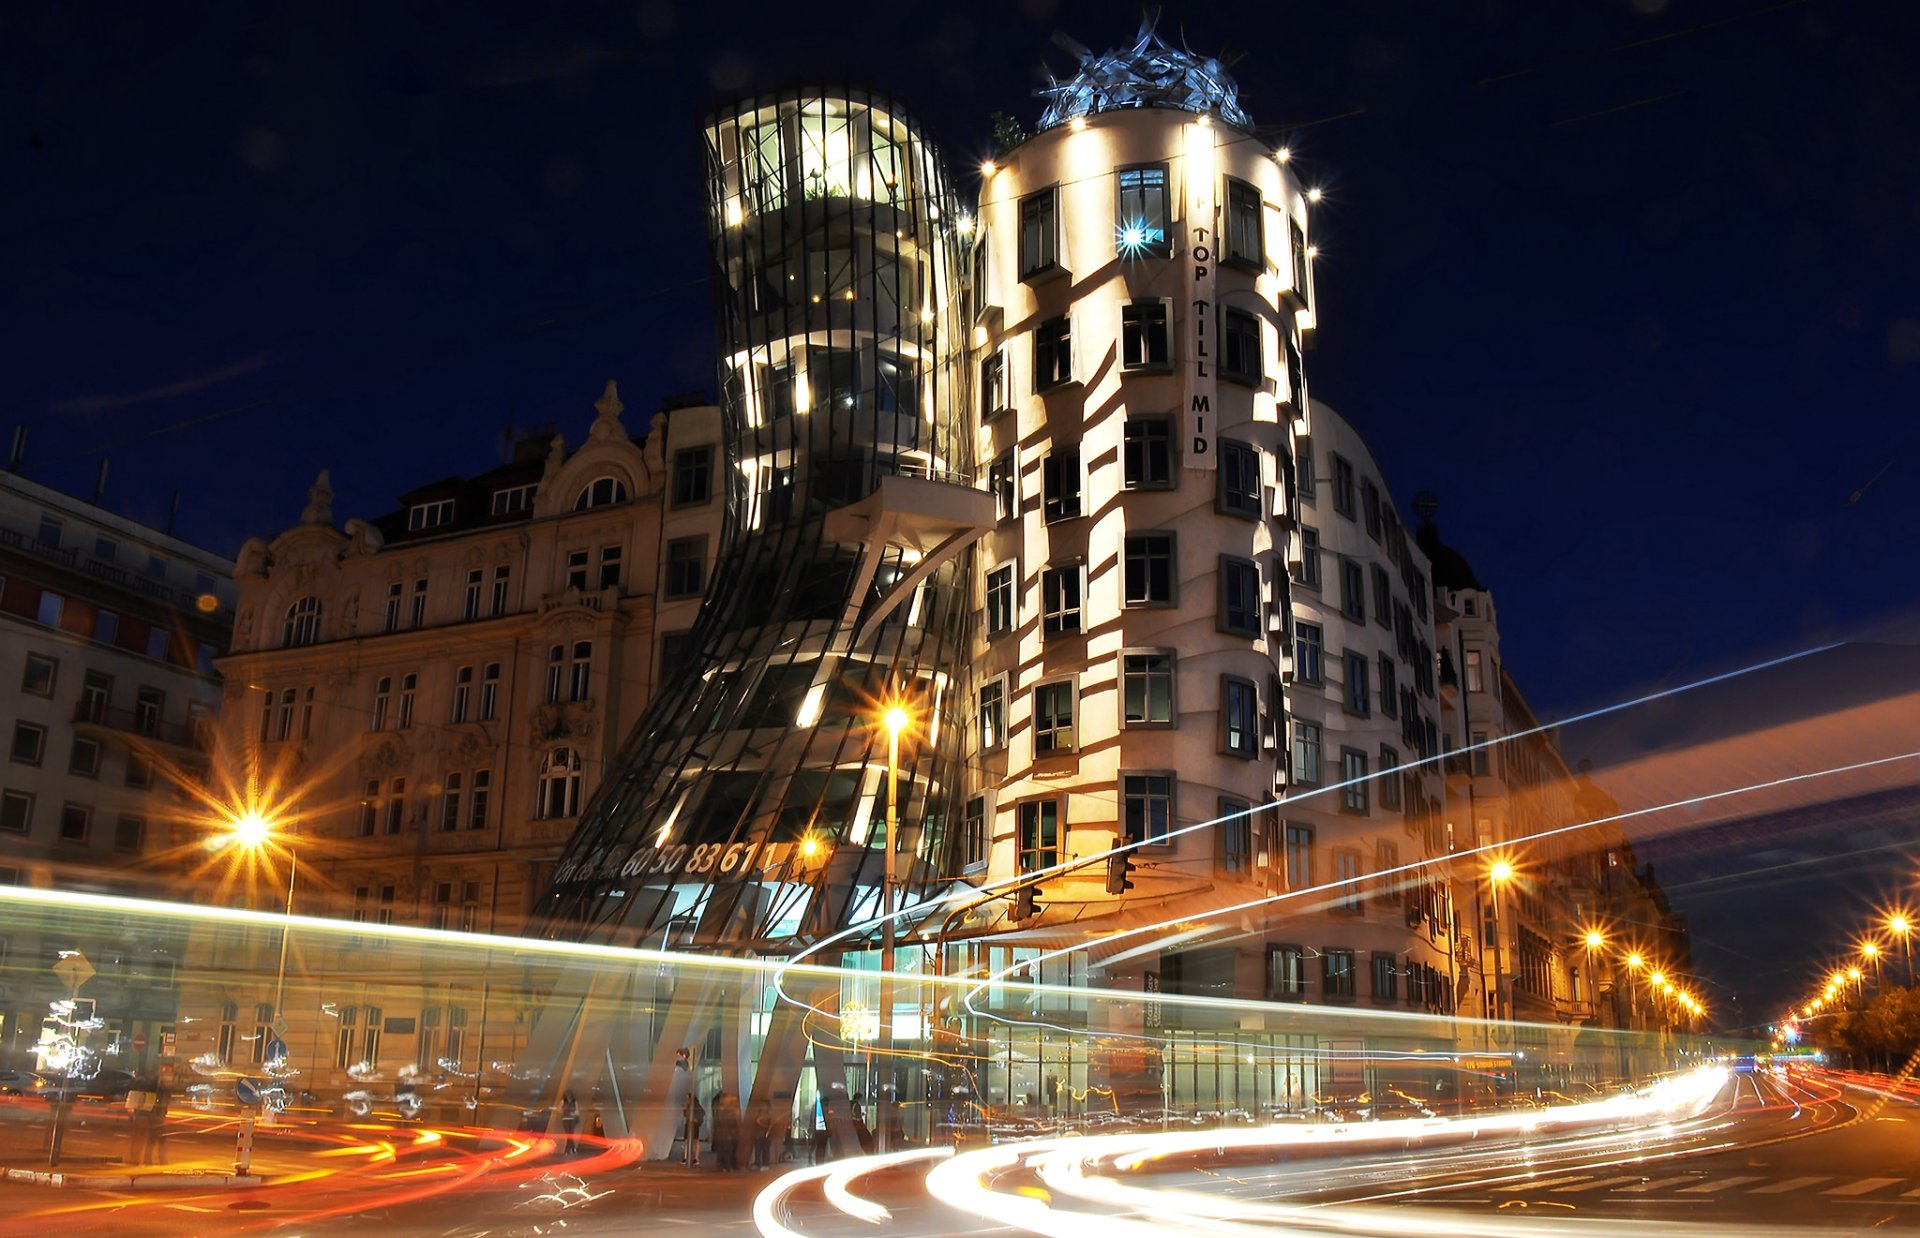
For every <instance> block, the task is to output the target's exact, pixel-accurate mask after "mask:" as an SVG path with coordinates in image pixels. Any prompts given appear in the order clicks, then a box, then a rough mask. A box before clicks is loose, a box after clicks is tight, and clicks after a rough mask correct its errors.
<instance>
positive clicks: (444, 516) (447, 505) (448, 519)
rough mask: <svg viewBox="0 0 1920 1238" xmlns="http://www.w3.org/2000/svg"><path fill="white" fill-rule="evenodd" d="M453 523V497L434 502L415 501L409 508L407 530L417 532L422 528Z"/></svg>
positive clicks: (433, 527) (434, 527)
mask: <svg viewBox="0 0 1920 1238" xmlns="http://www.w3.org/2000/svg"><path fill="white" fill-rule="evenodd" d="M452 523H453V500H452V499H439V500H436V501H434V502H432V503H415V504H414V505H413V506H412V507H410V508H408V509H407V531H408V532H409V533H417V532H419V531H420V530H421V529H436V528H439V527H440V526H441V525H443V524H452Z"/></svg>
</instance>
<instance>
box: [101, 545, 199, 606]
mask: <svg viewBox="0 0 1920 1238" xmlns="http://www.w3.org/2000/svg"><path fill="white" fill-rule="evenodd" d="M119 556H120V543H119V542H116V541H114V540H113V539H112V538H110V537H106V536H104V535H102V534H97V533H96V534H95V535H94V538H93V557H94V558H96V559H98V560H100V561H101V562H102V563H111V562H113V561H114V560H115V559H117V558H118V557H119ZM207 579H208V580H212V579H213V578H212V577H211V576H209V577H208V578H207ZM194 591H195V592H196V593H211V592H213V586H212V585H208V586H207V587H205V588H197V587H196V589H195V590H194Z"/></svg>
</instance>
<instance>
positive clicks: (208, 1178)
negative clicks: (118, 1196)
mask: <svg viewBox="0 0 1920 1238" xmlns="http://www.w3.org/2000/svg"><path fill="white" fill-rule="evenodd" d="M5 1179H6V1181H8V1182H21V1183H25V1184H26V1185H28V1186H71V1187H80V1188H85V1189H93V1190H127V1189H129V1188H134V1187H138V1188H140V1189H142V1190H153V1189H155V1188H160V1189H165V1188H169V1187H171V1188H183V1187H206V1186H259V1185H260V1183H261V1181H262V1179H261V1177H260V1175H259V1174H220V1173H178V1174H63V1173H53V1172H50V1171H48V1170H44V1169H9V1170H7V1171H5Z"/></svg>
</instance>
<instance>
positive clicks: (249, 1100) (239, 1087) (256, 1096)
mask: <svg viewBox="0 0 1920 1238" xmlns="http://www.w3.org/2000/svg"><path fill="white" fill-rule="evenodd" d="M233 1096H234V1099H235V1100H237V1101H239V1102H240V1103H241V1104H243V1105H257V1104H259V1103H260V1081H259V1080H258V1079H247V1078H241V1079H235V1080H234V1081H233Z"/></svg>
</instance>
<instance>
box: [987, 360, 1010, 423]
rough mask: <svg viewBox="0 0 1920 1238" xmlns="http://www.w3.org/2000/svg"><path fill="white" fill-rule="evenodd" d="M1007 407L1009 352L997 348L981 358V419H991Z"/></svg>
mask: <svg viewBox="0 0 1920 1238" xmlns="http://www.w3.org/2000/svg"><path fill="white" fill-rule="evenodd" d="M1007 407H1008V402H1007V354H1006V351H1005V350H1004V349H995V350H994V351H993V352H990V353H988V354H987V355H986V356H984V357H982V358H980V420H982V421H988V420H991V419H992V418H993V417H994V415H995V414H997V413H1003V412H1005V411H1006V410H1007Z"/></svg>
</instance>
